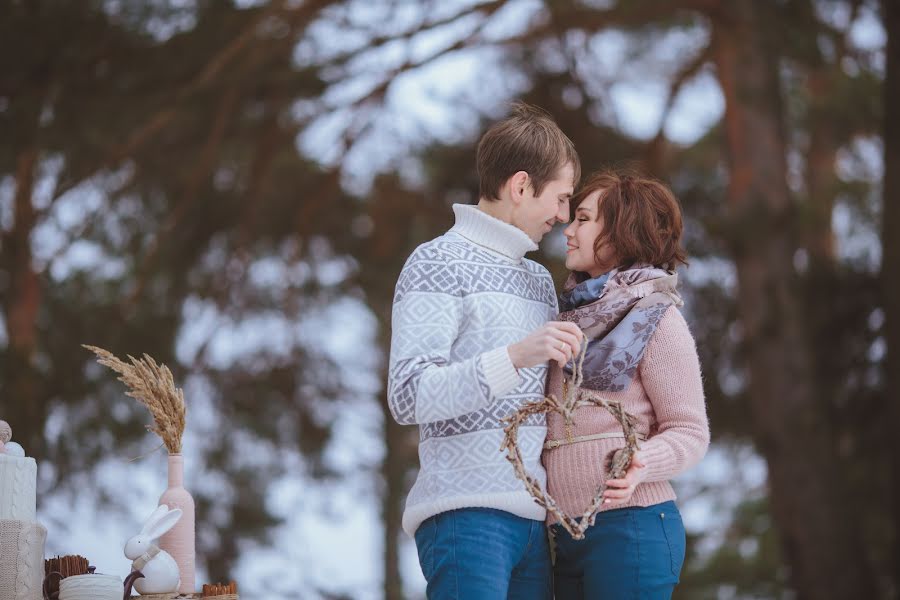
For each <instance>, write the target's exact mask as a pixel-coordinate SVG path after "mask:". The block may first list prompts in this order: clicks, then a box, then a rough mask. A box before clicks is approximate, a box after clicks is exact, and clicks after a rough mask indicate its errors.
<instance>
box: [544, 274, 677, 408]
mask: <svg viewBox="0 0 900 600" xmlns="http://www.w3.org/2000/svg"><path fill="white" fill-rule="evenodd" d="M677 284H678V275H676V274H675V273H674V272H673V271H665V270H663V269H658V268H655V267H652V266H649V265H640V266H635V267H631V268H629V269H623V270H613V271H610V272H609V273H604V274H603V275H600V276H598V277H594V278H589V277H588V276H587V275H586V274H584V273H577V272H575V273H572V274H571V275H570V276H569V279H568V281H566V284H565V286H564V287H563V290H564V291H563V293H562V294H560V296H559V299H560V310H562V312H561V313H560V314H559V317H558V318H559V320H560V321H571V322H573V323H575V324H576V325H578V326H579V327H580V328H581V330H582V331H583V332H584V334H585V336H586V337H587V339H588V347H587V351H586V353H585V358H584V382H583V384H582V386H583V387H586V388H588V389H592V390H597V391H608V392H621V391H624V390H626V389H628V386H629V385H631V381H632V380H633V379H634V375H635V373H636V372H637V367H638V364H640V362H641V357H643V355H644V350H645V349H646V347H647V342H649V341H650V338H651V337H652V336H653V333H654V332H655V331H656V327H657V326H658V325H659V322H660V320H661V319H662V316H663V314H665V312H666V310H667V309H668V308H669V307H670V306H673V305H674V306H681V305H682V304H683V302H682V300H681V296H679V295H678V291H677V290H676V286H677ZM565 370H566V372H567V373H568V374H569V375H571V373H572V363H571V362H570V363H569V364H568V365H566V369H565Z"/></svg>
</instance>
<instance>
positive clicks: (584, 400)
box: [500, 340, 640, 540]
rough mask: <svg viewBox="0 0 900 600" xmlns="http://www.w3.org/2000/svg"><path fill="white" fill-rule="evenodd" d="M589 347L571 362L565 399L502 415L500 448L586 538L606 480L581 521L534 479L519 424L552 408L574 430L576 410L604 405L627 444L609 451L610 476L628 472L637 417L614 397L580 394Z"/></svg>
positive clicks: (538, 497)
mask: <svg viewBox="0 0 900 600" xmlns="http://www.w3.org/2000/svg"><path fill="white" fill-rule="evenodd" d="M586 350H587V340H585V341H584V342H582V345H581V351H580V352H579V354H578V357H577V359H576V360H574V361H573V364H572V382H571V385H569V384H567V383H564V385H563V390H564V391H563V396H564V397H563V399H562V401H560V400H558V399H557V398H556V396H555V395H554V394H550V395H549V396H547V397H545V398H544V399H543V400H537V401H534V402H529V403H527V404H524V405H523V406H522V407H521V408H520V409H519V410H517V411H516V412H514V413H513V414H511V415H509V416H508V417H505V418H504V419H502V421H503V422H504V423H506V426H505V427H504V428H503V431H504V433H505V436H504V438H503V444H502V445H501V446H500V451H501V452H502V451H503V450H506V459H507V460H508V461H509V462H511V463H512V465H513V467H514V468H515V471H516V476H517V477H518V478H519V479H521V480H522V481H523V482H525V489H527V490H528V492H529V493H530V494H531V495H532V496H534V499H535V501H536V502H537V503H538V504H539V505H540V506H542V507H544V508H545V509H547V511H549V512H550V513H552V514H553V515H554V516H556V518H557V519H558V520H559V522H560V524H561V525H562V526H563V528H565V530H566V531H568V532H569V534H570V535H571V536H572V538H573V539H576V540H580V539H584V532H585V530H586V529H587V528H588V527H590V526H591V525H593V524H594V519H596V517H597V511H599V510H600V506H601V505H602V504H603V492H605V491H606V481H605V480H604V482H603V483H601V484H600V487H598V488H597V493H596V494H595V495H594V499H593V501H592V502H591V503H590V504H589V505H588V507H587V508H585V509H584V512H583V513H582V514H581V521H580V522H579V521H578V520H577V518H576V517H572V516H571V515H569V514H567V513H566V512H565V511H563V510H562V509H560V508H559V506H558V505H557V504H556V500H554V499H553V497H552V496H551V495H550V494H548V493H547V492H545V491H544V490H543V488H541V484H540V482H539V481H538V480H537V479H535V478H534V477H533V476H532V475H531V474H529V473H528V471H527V470H526V469H525V464H524V463H523V461H522V453H521V452H520V451H519V445H518V432H519V425H521V424H522V423H523V422H525V420H526V419H528V417H530V416H531V415H536V414H546V413H550V412H558V413H560V414H561V415H562V416H563V418H564V419H565V422H566V430H567V431H569V430H571V429H570V428H571V426H572V423H573V420H574V416H575V411H577V410H578V409H579V408H582V407H584V406H599V407H602V408H605V409H606V410H608V411H609V413H610V414H611V415H612V416H613V417H615V419H616V420H617V421H618V422H619V424H621V425H622V431H623V432H624V434H625V447H624V448H620V449H619V450H615V451H613V452H610V456H609V459H608V461H607V465H606V467H607V472H608V475H607V479H621V478H622V477H624V476H625V473H626V471H627V470H628V467H629V465H630V464H631V458H632V457H633V456H634V453H635V452H636V451H637V450H638V449H639V448H640V447H639V446H638V435H637V431H636V430H635V425H636V424H637V418H636V417H635V416H634V415H632V414H630V413H628V412H625V409H623V408H622V405H621V403H619V402H616V401H615V400H606V399H604V398H600V397H588V396H583V395H582V394H579V391H580V389H581V383H582V381H583V380H584V373H583V367H584V356H585V351H586Z"/></svg>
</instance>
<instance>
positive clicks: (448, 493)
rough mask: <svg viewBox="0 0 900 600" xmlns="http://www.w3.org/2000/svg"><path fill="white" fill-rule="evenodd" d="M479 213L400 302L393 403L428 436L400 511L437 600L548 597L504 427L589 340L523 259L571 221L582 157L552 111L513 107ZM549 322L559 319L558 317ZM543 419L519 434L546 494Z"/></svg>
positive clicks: (542, 552) (409, 268)
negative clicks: (556, 366) (553, 366)
mask: <svg viewBox="0 0 900 600" xmlns="http://www.w3.org/2000/svg"><path fill="white" fill-rule="evenodd" d="M476 161H477V167H478V176H479V188H480V189H479V193H480V198H479V202H478V206H465V205H454V206H453V211H454V213H455V215H456V224H455V225H454V226H453V228H451V229H450V231H448V232H447V233H445V234H444V235H442V236H440V237H438V238H436V239H434V240H431V241H430V242H426V243H425V244H422V245H421V246H419V247H418V248H417V249H416V250H415V251H414V252H413V254H412V256H410V257H409V260H408V261H407V262H406V265H405V266H404V267H403V271H402V272H401V274H400V279H399V281H398V282H397V288H396V292H395V296H394V306H393V315H392V339H391V357H390V374H389V381H388V398H389V402H390V408H391V412H392V414H393V416H394V418H395V419H396V420H397V421H398V422H399V423H401V424H414V423H415V424H418V425H419V427H420V443H419V461H420V467H421V468H420V471H419V475H418V479H417V480H416V483H415V485H414V486H413V488H412V490H411V491H410V494H409V497H408V498H407V502H406V509H405V511H404V514H403V529H404V530H405V531H406V532H407V533H408V534H410V535H412V536H414V537H415V540H416V546H417V549H418V553H419V562H420V564H421V566H422V572H423V574H424V575H425V578H426V580H427V581H428V588H427V593H428V597H429V598H430V599H432V600H440V599H443V598H465V599H466V600H478V599H482V598H484V599H502V598H529V599H530V598H535V599H538V598H540V599H548V600H549V599H550V598H551V597H552V587H551V570H552V569H551V564H550V555H549V549H548V543H547V534H546V529H545V527H544V517H545V511H544V509H543V508H541V507H540V506H538V505H537V504H536V503H535V501H534V499H533V498H532V497H531V496H530V495H529V494H528V492H527V491H526V490H525V487H524V484H523V483H522V482H521V481H520V480H518V479H517V478H516V476H515V473H514V471H513V468H512V466H511V465H510V464H509V463H508V462H507V460H506V458H505V455H504V454H503V453H501V452H500V445H501V441H502V439H503V427H502V424H501V422H500V419H502V418H503V417H505V416H507V415H509V414H511V413H512V412H514V411H515V410H517V409H518V408H519V407H520V406H521V405H523V404H524V403H526V402H529V401H532V400H538V399H540V398H542V397H543V394H544V387H545V381H546V373H547V364H548V361H550V360H555V361H557V362H558V363H560V364H561V365H562V364H565V363H566V362H567V361H568V360H569V359H570V358H571V357H572V355H573V354H574V353H576V352H577V351H578V350H579V349H580V344H581V337H582V336H581V331H580V330H579V329H578V328H577V326H575V325H574V324H572V323H562V322H552V321H551V319H553V318H554V316H555V315H556V313H557V304H556V292H555V289H554V285H553V280H552V279H551V277H550V274H549V273H548V272H547V270H546V269H545V268H544V267H542V266H541V265H539V264H537V263H535V262H533V261H531V260H527V259H525V258H524V255H525V253H526V252H530V251H533V250H536V249H537V243H538V242H539V241H540V240H541V238H542V237H543V236H544V235H545V234H546V233H547V232H549V231H550V230H551V229H552V227H553V225H554V224H555V223H557V222H562V223H565V222H568V220H569V198H570V197H571V195H572V192H573V189H574V186H575V183H576V182H577V180H578V177H579V174H580V173H579V171H580V162H579V159H578V155H577V153H576V152H575V148H574V146H573V144H572V142H571V141H570V140H569V139H568V138H567V137H566V136H565V134H563V132H562V131H561V130H560V129H559V127H558V126H557V125H556V123H554V122H553V120H552V119H551V118H550V117H549V115H547V114H546V113H544V112H542V111H540V110H539V109H536V108H533V107H530V106H528V105H525V104H516V105H515V106H514V110H513V114H512V115H511V116H510V117H508V118H507V119H505V120H503V121H501V122H499V123H497V124H495V125H494V126H493V127H491V128H490V129H489V130H488V131H487V133H485V135H484V136H483V137H482V139H481V141H480V142H479V144H478V152H477V159H476ZM548 321H549V322H548ZM545 435H546V422H545V419H544V417H543V416H535V417H532V418H531V419H530V420H529V421H527V422H526V423H525V424H523V426H522V427H520V429H519V435H518V440H519V448H520V450H521V452H522V456H523V459H524V462H525V466H526V468H527V469H528V470H529V472H530V473H531V474H532V475H533V476H534V477H536V478H537V479H538V480H539V481H540V482H541V484H542V485H545V483H546V476H545V473H544V469H543V467H542V465H541V462H540V456H541V447H542V445H543V443H544V438H545Z"/></svg>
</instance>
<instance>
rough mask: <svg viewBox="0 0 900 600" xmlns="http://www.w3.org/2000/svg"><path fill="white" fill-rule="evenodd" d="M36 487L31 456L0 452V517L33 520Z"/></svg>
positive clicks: (33, 463) (35, 464)
mask: <svg viewBox="0 0 900 600" xmlns="http://www.w3.org/2000/svg"><path fill="white" fill-rule="evenodd" d="M36 487H37V463H35V462H34V459H33V458H28V457H25V458H22V457H18V456H10V455H8V454H0V519H9V520H12V521H25V522H26V523H30V522H32V521H34V520H35V509H36V507H37V501H36V493H35V490H36ZM3 600H6V599H5V598H4V599H3Z"/></svg>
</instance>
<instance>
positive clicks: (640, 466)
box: [603, 450, 647, 506]
mask: <svg viewBox="0 0 900 600" xmlns="http://www.w3.org/2000/svg"><path fill="white" fill-rule="evenodd" d="M646 466H647V465H646V463H645V462H644V459H643V457H642V456H641V451H640V450H638V451H637V452H635V453H634V456H632V457H631V464H630V465H629V466H628V470H627V471H626V472H625V477H623V478H622V479H609V480H607V481H606V491H604V492H603V504H604V505H606V506H609V505H612V506H616V505H619V504H625V503H626V502H628V501H629V500H631V495H632V494H634V490H635V488H637V486H638V485H639V484H640V483H641V482H643V481H644V477H646V472H647V471H646V469H645V468H644V467H646Z"/></svg>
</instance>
